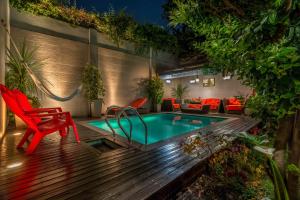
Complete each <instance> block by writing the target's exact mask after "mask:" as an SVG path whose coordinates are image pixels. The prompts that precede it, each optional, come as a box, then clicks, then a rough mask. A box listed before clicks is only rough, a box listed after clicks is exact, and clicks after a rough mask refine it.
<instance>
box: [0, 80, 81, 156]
mask: <svg viewBox="0 0 300 200" xmlns="http://www.w3.org/2000/svg"><path fill="white" fill-rule="evenodd" d="M0 91H1V96H2V97H3V99H4V101H5V103H6V105H7V106H8V107H9V108H10V110H11V111H12V112H13V113H14V114H15V115H17V116H18V117H19V118H21V119H22V120H23V121H24V122H25V123H26V125H27V130H26V132H25V134H24V136H23V138H22V139H21V141H20V143H19V144H18V146H17V147H18V148H21V147H22V146H23V145H24V143H25V141H26V140H27V139H28V138H29V136H31V135H33V137H32V139H31V141H30V144H29V146H28V147H27V149H26V154H27V155H29V154H32V153H33V152H34V150H35V149H36V147H37V146H38V144H39V143H40V141H41V140H42V138H43V137H45V136H46V135H48V134H51V133H55V132H56V131H59V132H60V133H61V136H62V137H64V136H65V134H62V133H65V130H66V129H69V126H72V128H73V132H74V135H75V138H76V140H77V142H78V143H79V142H80V140H79V136H78V132H77V128H76V125H75V123H74V121H73V119H72V117H71V114H70V113H69V112H56V113H25V112H24V110H23V109H22V108H21V106H20V105H19V103H18V101H17V100H16V98H15V95H14V94H13V93H12V91H10V90H9V89H7V88H6V87H5V86H4V85H1V84H0ZM43 117H46V118H47V120H45V121H40V122H37V121H36V119H37V118H43Z"/></svg>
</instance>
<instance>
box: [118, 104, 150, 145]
mask: <svg viewBox="0 0 300 200" xmlns="http://www.w3.org/2000/svg"><path fill="white" fill-rule="evenodd" d="M129 110H132V111H133V112H134V113H135V114H136V115H137V116H138V118H139V119H140V121H141V122H142V124H143V125H144V128H145V145H147V144H148V127H147V124H146V123H145V121H144V120H143V118H142V117H141V115H140V114H139V113H138V111H137V110H136V109H135V108H133V107H131V106H128V107H125V108H122V109H121V110H120V111H119V112H118V116H117V118H118V123H119V121H120V117H121V115H122V114H123V113H124V114H125V117H127V119H128V120H129V121H130V124H131V126H130V127H131V129H130V142H131V140H132V123H131V120H130V119H129V118H128V116H127V114H126V113H125V112H126V111H129ZM119 126H120V128H121V129H122V130H123V127H122V125H121V123H119Z"/></svg>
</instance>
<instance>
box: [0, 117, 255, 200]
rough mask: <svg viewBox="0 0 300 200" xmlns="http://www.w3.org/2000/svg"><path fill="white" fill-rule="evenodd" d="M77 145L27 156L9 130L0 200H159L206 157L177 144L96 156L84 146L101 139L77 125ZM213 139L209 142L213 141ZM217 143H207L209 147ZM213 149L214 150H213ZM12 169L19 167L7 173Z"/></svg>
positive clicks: (215, 129)
mask: <svg viewBox="0 0 300 200" xmlns="http://www.w3.org/2000/svg"><path fill="white" fill-rule="evenodd" d="M257 123H258V121H256V120H254V119H251V118H248V117H239V118H237V119H235V120H232V121H230V122H226V123H222V122H221V123H218V124H215V125H214V126H211V127H209V128H205V129H203V132H206V134H208V136H209V135H212V136H213V135H220V134H228V133H234V132H241V131H247V130H249V129H250V128H251V127H253V126H255V125H256V124H257ZM78 129H79V134H80V137H81V141H82V142H81V143H80V144H77V143H75V139H74V137H73V135H72V133H70V134H69V135H68V136H67V137H66V138H63V139H61V138H60V136H59V134H51V135H49V136H47V137H46V138H45V139H44V140H43V142H42V143H41V144H40V145H39V147H38V149H37V150H36V152H35V153H34V154H33V155H31V156H25V155H24V152H23V151H22V150H18V149H16V145H17V142H18V141H19V140H20V139H21V136H22V135H14V134H12V133H16V132H17V131H15V130H11V131H8V134H7V135H6V136H5V138H4V140H3V141H2V142H1V144H0V145H1V152H0V158H1V160H0V199H20V200H23V199H55V200H56V199H131V200H133V199H163V198H168V197H170V195H172V193H170V188H171V189H172V191H173V192H176V191H177V190H178V189H180V186H181V184H184V183H185V181H187V180H188V179H187V178H186V177H189V178H191V177H192V176H196V175H197V171H199V169H200V168H201V167H203V164H202V163H203V162H202V161H203V160H205V159H206V158H207V157H208V155H209V154H208V153H207V150H203V152H202V153H201V155H200V156H199V157H195V156H190V155H187V154H185V153H184V152H183V150H182V146H181V145H180V143H179V142H173V143H170V144H166V145H163V146H161V147H158V148H155V149H151V150H149V151H141V150H139V149H135V148H118V149H115V150H111V151H109V152H99V151H97V150H96V149H95V148H93V147H91V146H90V145H88V144H87V143H86V142H88V141H93V140H96V139H99V138H101V137H102V136H101V135H100V134H99V133H97V132H95V131H93V130H90V129H88V128H86V127H83V126H81V125H78ZM211 138H213V137H211ZM214 142H215V141H213V140H209V143H210V144H211V145H213V143H214ZM214 150H217V149H214ZM11 164H21V165H20V166H18V167H15V168H7V166H9V165H11Z"/></svg>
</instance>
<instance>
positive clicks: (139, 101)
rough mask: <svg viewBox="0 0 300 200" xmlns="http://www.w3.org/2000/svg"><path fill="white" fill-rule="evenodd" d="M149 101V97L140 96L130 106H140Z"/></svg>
mask: <svg viewBox="0 0 300 200" xmlns="http://www.w3.org/2000/svg"><path fill="white" fill-rule="evenodd" d="M146 102H147V98H139V99H136V100H135V101H133V102H132V103H131V104H130V106H132V107H134V108H140V107H142V106H143V105H144V104H145V103H146Z"/></svg>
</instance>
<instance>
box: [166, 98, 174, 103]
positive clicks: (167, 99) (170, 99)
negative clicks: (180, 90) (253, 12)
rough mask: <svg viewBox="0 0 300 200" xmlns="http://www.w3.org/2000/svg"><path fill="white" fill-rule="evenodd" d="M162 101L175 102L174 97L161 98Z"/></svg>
mask: <svg viewBox="0 0 300 200" xmlns="http://www.w3.org/2000/svg"><path fill="white" fill-rule="evenodd" d="M163 101H171V102H172V104H175V103H176V98H163Z"/></svg>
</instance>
